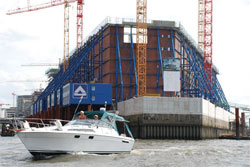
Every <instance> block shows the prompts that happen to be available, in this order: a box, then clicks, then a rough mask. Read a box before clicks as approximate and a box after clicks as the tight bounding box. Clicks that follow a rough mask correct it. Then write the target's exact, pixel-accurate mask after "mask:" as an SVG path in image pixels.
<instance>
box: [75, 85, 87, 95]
mask: <svg viewBox="0 0 250 167" xmlns="http://www.w3.org/2000/svg"><path fill="white" fill-rule="evenodd" d="M87 88H88V87H87V85H80V84H74V95H73V96H74V98H80V97H83V98H86V97H87V92H88V91H87Z"/></svg>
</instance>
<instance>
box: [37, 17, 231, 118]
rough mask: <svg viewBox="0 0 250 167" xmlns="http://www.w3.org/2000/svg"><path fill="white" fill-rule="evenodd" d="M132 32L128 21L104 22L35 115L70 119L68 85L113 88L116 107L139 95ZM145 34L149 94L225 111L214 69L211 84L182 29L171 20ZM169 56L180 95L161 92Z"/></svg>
mask: <svg viewBox="0 0 250 167" xmlns="http://www.w3.org/2000/svg"><path fill="white" fill-rule="evenodd" d="M135 27H136V24H135V22H134V21H133V20H130V19H112V18H107V19H106V20H105V21H104V22H103V23H101V24H100V26H98V27H97V29H96V30H94V31H93V33H92V34H91V36H89V37H88V38H87V40H85V41H84V42H83V44H82V46H81V47H80V48H78V49H77V50H75V51H74V52H72V55H71V57H70V59H69V68H68V69H67V71H66V72H63V70H62V68H61V69H60V71H59V72H58V73H57V74H56V75H55V77H54V79H53V80H52V81H51V82H50V83H49V85H48V86H47V88H46V89H45V90H44V92H43V93H42V94H41V95H40V96H39V97H38V99H37V100H36V101H35V102H34V104H33V113H34V115H36V116H38V117H39V114H41V112H48V111H51V112H52V111H53V112H56V113H63V114H62V115H67V117H65V116H63V118H68V119H69V118H70V117H72V113H71V114H70V113H67V112H69V110H71V109H70V108H71V104H67V106H66V105H65V104H63V87H64V86H65V85H66V84H67V83H104V84H112V98H113V99H114V102H115V104H117V102H119V101H123V100H126V99H130V98H132V97H135V96H137V91H136V90H137V80H136V68H135V64H136V62H135V61H136V60H135V56H136V55H135V51H136V44H135V36H136V30H135ZM131 32H132V33H131ZM147 34H148V36H147V38H148V39H147V41H148V43H147V94H150V95H152V94H153V95H158V96H166V97H176V96H178V97H200V98H205V99H208V100H209V101H210V102H212V103H214V104H216V105H219V106H221V107H222V108H225V109H227V110H228V109H229V106H228V103H227V100H226V97H225V95H224V93H223V90H222V88H221V86H220V84H219V82H218V80H217V77H216V75H217V74H218V72H217V70H216V68H215V67H213V71H214V72H213V84H211V83H210V82H209V79H208V77H207V75H206V73H205V71H204V67H203V56H202V52H201V51H200V50H199V49H198V47H197V46H196V44H195V42H194V41H193V39H192V38H191V37H190V36H189V35H188V33H186V31H185V29H184V28H183V27H182V26H181V25H178V24H176V23H175V22H170V21H150V22H149V23H148V33H147ZM131 39H132V40H131ZM170 57H172V58H177V59H180V62H181V63H180V69H181V70H180V73H181V77H180V85H181V89H180V91H179V92H164V91H163V79H162V78H163V71H164V70H163V62H164V59H165V58H170ZM99 105H101V104H98V105H97V106H99ZM108 105H109V106H111V105H112V104H111V103H109V104H108ZM56 108H58V109H56ZM65 108H67V109H65ZM84 109H86V107H84ZM64 110H66V111H64ZM62 111H64V112H62ZM49 115H52V116H53V115H56V114H49ZM57 115H58V114H57ZM59 115H60V114H59ZM53 117H55V116H53ZM60 117H61V116H60Z"/></svg>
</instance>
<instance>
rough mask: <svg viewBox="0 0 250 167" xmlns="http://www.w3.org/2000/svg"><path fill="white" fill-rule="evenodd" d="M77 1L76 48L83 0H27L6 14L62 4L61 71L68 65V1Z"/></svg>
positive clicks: (81, 30) (80, 30) (80, 31)
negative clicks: (40, 0)
mask: <svg viewBox="0 0 250 167" xmlns="http://www.w3.org/2000/svg"><path fill="white" fill-rule="evenodd" d="M76 1H77V37H76V38H77V48H78V47H79V46H80V44H81V42H82V39H83V33H82V32H83V20H82V17H83V0H51V1H50V2H47V3H43V4H38V5H33V6H30V0H28V1H27V7H24V8H17V9H14V10H9V11H8V12H7V15H13V14H18V13H24V12H31V11H36V10H40V9H45V8H50V7H54V6H59V5H63V4H64V56H63V58H64V61H63V71H64V72H65V70H66V69H68V67H69V3H72V2H76Z"/></svg>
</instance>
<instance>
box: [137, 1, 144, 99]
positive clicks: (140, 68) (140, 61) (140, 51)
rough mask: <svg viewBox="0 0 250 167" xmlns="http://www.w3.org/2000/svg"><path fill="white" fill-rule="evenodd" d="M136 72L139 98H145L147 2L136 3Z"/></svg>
mask: <svg viewBox="0 0 250 167" xmlns="http://www.w3.org/2000/svg"><path fill="white" fill-rule="evenodd" d="M136 70H137V81H138V89H137V90H138V92H137V94H138V97H140V96H145V95H146V88H147V78H146V77H147V0H137V2H136Z"/></svg>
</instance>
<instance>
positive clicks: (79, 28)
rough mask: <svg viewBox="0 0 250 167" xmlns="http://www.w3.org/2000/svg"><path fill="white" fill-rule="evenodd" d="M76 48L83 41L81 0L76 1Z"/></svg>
mask: <svg viewBox="0 0 250 167" xmlns="http://www.w3.org/2000/svg"><path fill="white" fill-rule="evenodd" d="M76 24H77V25H76V26H77V34H76V36H77V39H76V40H77V43H76V46H77V48H79V47H80V45H81V42H82V40H83V34H82V32H83V0H77V23H76Z"/></svg>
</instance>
